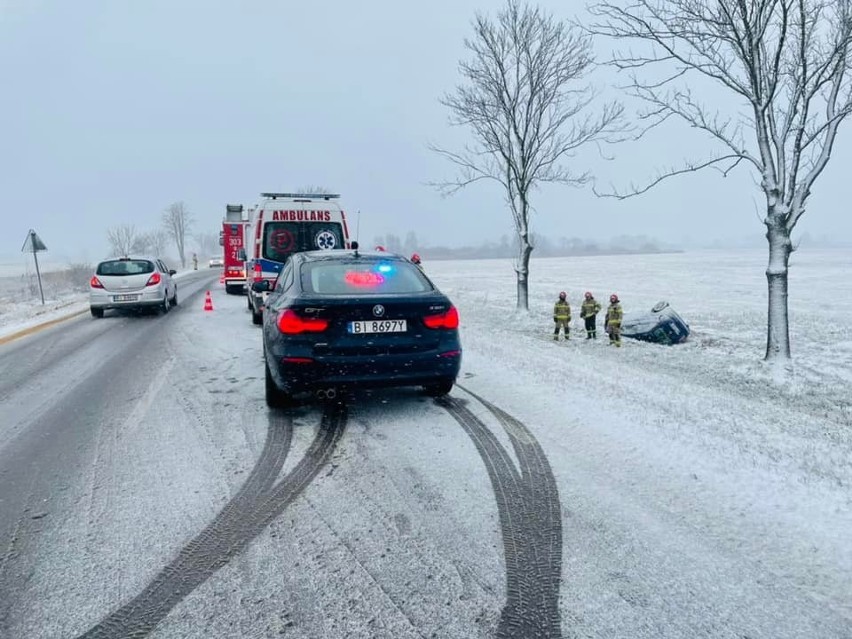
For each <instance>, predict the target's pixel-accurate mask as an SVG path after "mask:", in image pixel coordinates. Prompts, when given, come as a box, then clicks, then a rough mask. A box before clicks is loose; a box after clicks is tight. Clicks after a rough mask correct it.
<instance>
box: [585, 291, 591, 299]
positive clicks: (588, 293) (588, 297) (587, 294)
mask: <svg viewBox="0 0 852 639" xmlns="http://www.w3.org/2000/svg"><path fill="white" fill-rule="evenodd" d="M586 299H587V300H590V299H592V292H591V291H586Z"/></svg>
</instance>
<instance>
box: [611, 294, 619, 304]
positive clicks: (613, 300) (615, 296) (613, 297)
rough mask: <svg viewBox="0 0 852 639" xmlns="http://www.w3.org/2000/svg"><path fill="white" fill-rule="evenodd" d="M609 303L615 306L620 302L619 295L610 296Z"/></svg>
mask: <svg viewBox="0 0 852 639" xmlns="http://www.w3.org/2000/svg"><path fill="white" fill-rule="evenodd" d="M609 301H610V302H612V303H613V304H615V303H616V302H617V301H618V295H616V294H615V293H613V294H612V295H610V296H609Z"/></svg>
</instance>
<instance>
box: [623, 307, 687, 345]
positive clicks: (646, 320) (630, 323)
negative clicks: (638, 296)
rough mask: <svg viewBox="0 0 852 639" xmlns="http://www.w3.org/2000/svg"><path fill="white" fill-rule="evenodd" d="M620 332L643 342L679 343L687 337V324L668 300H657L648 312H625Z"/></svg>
mask: <svg viewBox="0 0 852 639" xmlns="http://www.w3.org/2000/svg"><path fill="white" fill-rule="evenodd" d="M621 334H622V336H624V337H629V338H631V339H638V340H641V341H643V342H653V343H655V344H666V345H669V344H680V343H681V342H683V341H684V340H686V338H687V337H689V324H687V323H686V322H685V321H683V318H682V317H681V316H680V315H678V314H677V313H676V312H675V311H674V309H673V308H672V307H671V306H669V303H668V302H658V303H657V304H655V305H654V308H652V309H651V311H650V312H647V311H645V312H641V313H625V314H624V320H623V321H622V323H621Z"/></svg>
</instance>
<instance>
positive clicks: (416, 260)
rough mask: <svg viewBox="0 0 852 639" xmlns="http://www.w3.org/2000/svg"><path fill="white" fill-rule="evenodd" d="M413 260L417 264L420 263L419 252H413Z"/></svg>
mask: <svg viewBox="0 0 852 639" xmlns="http://www.w3.org/2000/svg"><path fill="white" fill-rule="evenodd" d="M411 261H412V262H414V263H415V264H420V256H419V255H418V254H417V253H412V254H411Z"/></svg>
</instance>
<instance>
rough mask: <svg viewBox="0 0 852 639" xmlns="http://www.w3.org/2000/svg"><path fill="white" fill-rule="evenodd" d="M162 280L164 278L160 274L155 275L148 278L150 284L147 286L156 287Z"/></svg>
mask: <svg viewBox="0 0 852 639" xmlns="http://www.w3.org/2000/svg"><path fill="white" fill-rule="evenodd" d="M161 279H162V278H161V277H160V274H159V273H154V274H153V275H152V276H151V277H149V278H148V283H147V284H146V285H145V286H156V285H157V284H159V283H160V280H161Z"/></svg>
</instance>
